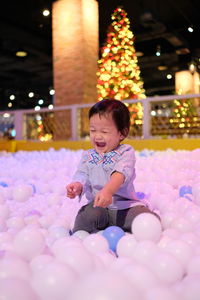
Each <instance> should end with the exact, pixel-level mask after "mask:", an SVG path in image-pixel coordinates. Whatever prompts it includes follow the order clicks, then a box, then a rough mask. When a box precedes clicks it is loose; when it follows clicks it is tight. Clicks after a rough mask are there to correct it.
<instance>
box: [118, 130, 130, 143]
mask: <svg viewBox="0 0 200 300" xmlns="http://www.w3.org/2000/svg"><path fill="white" fill-rule="evenodd" d="M128 132H129V130H128V128H124V130H123V131H122V132H121V137H120V139H121V141H122V140H124V139H125V138H126V137H127V135H128Z"/></svg>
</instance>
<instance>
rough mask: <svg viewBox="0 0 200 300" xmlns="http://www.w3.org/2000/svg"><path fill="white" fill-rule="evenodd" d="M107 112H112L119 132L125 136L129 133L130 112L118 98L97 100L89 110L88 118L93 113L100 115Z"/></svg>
mask: <svg viewBox="0 0 200 300" xmlns="http://www.w3.org/2000/svg"><path fill="white" fill-rule="evenodd" d="M109 113H111V114H112V118H113V121H114V122H115V125H116V127H117V129H118V130H119V132H121V134H122V135H124V137H126V136H127V135H128V133H129V127H130V113H129V110H128V108H127V106H126V105H125V104H124V103H123V102H122V101H120V100H115V99H104V100H101V101H99V102H97V103H96V104H95V105H93V106H92V107H91V108H90V110H89V119H90V118H91V117H92V116H93V115H95V114H99V116H102V115H106V114H109Z"/></svg>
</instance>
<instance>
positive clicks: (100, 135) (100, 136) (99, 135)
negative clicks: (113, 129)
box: [95, 132, 102, 140]
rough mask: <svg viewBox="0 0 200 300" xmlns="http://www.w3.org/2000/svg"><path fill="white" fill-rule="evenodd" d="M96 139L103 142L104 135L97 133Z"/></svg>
mask: <svg viewBox="0 0 200 300" xmlns="http://www.w3.org/2000/svg"><path fill="white" fill-rule="evenodd" d="M95 139H97V140H101V139H102V134H101V132H96V134H95Z"/></svg>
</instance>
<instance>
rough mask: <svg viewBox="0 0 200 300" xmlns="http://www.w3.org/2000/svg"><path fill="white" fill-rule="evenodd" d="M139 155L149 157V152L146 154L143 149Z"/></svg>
mask: <svg viewBox="0 0 200 300" xmlns="http://www.w3.org/2000/svg"><path fill="white" fill-rule="evenodd" d="M139 156H142V157H147V154H146V152H144V151H141V152H139Z"/></svg>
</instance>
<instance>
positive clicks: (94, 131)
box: [90, 114, 124, 154]
mask: <svg viewBox="0 0 200 300" xmlns="http://www.w3.org/2000/svg"><path fill="white" fill-rule="evenodd" d="M123 139H124V136H123V135H122V134H121V132H119V131H118V129H117V127H116V125H115V123H114V121H113V119H112V115H111V114H106V115H102V116H99V114H95V115H93V116H92V117H91V118H90V140H91V143H92V145H93V146H94V148H95V150H96V151H97V152H98V153H100V154H102V153H106V152H110V151H112V150H113V149H115V148H116V147H117V146H118V145H119V143H120V142H121V141H122V140H123Z"/></svg>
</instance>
